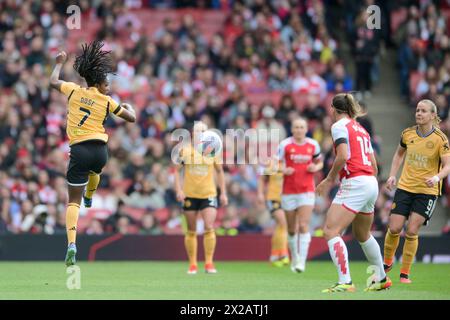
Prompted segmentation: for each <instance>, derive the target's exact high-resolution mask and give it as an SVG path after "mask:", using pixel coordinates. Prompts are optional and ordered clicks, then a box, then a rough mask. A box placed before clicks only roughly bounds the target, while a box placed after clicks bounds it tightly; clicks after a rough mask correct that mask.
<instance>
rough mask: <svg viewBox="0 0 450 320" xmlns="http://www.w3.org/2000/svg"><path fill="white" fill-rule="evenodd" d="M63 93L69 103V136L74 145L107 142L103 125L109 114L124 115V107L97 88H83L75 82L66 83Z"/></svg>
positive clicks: (71, 143)
mask: <svg viewBox="0 0 450 320" xmlns="http://www.w3.org/2000/svg"><path fill="white" fill-rule="evenodd" d="M61 92H62V93H63V94H64V95H66V96H67V97H68V98H67V101H68V103H69V110H68V114H67V129H66V132H67V136H68V137H69V144H70V145H73V144H76V143H79V142H83V141H86V140H102V141H105V142H107V141H108V135H107V134H106V133H105V128H104V127H103V124H104V123H105V121H106V118H107V117H108V115H109V113H110V112H112V113H114V114H115V115H117V116H118V115H120V114H121V113H122V107H121V106H120V105H119V104H118V103H117V102H115V101H114V99H112V98H111V97H110V96H107V95H104V94H101V93H100V92H99V91H98V89H97V88H95V87H89V88H82V87H80V86H79V85H77V84H76V83H73V82H64V83H63V84H62V85H61Z"/></svg>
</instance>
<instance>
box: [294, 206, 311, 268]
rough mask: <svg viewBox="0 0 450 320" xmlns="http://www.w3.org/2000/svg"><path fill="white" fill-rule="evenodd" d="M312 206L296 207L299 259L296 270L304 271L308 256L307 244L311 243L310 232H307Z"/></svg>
mask: <svg viewBox="0 0 450 320" xmlns="http://www.w3.org/2000/svg"><path fill="white" fill-rule="evenodd" d="M313 209H314V206H301V207H300V208H298V209H297V220H298V230H299V236H298V237H299V244H300V248H299V250H298V252H299V261H298V265H297V266H296V269H297V270H300V271H301V272H304V271H305V268H306V259H307V258H308V251H309V244H310V243H311V234H310V233H309V223H310V221H311V215H312V212H313Z"/></svg>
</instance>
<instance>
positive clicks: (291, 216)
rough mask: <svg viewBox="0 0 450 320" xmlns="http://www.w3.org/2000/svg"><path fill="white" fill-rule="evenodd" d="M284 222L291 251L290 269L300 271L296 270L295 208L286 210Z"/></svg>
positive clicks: (297, 257) (296, 223) (296, 233)
mask: <svg viewBox="0 0 450 320" xmlns="http://www.w3.org/2000/svg"><path fill="white" fill-rule="evenodd" d="M285 212H286V222H287V229H288V246H289V251H290V252H291V270H292V272H301V271H300V270H296V266H297V263H298V261H299V260H300V257H299V254H298V218H297V212H296V210H292V211H291V210H286V211H285Z"/></svg>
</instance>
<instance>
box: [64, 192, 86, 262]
mask: <svg viewBox="0 0 450 320" xmlns="http://www.w3.org/2000/svg"><path fill="white" fill-rule="evenodd" d="M83 191H84V186H71V185H69V186H68V193H69V203H68V204H67V210H66V231H67V242H68V247H67V252H66V258H65V263H66V266H71V265H74V264H75V262H76V258H75V256H76V254H77V247H76V244H75V242H76V237H77V223H78V215H79V212H80V203H81V197H82V195H83Z"/></svg>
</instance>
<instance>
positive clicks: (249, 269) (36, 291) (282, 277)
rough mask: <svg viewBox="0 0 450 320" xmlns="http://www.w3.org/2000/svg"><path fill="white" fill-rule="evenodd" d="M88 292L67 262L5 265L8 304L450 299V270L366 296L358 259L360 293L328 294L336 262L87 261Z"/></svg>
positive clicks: (430, 271)
mask: <svg viewBox="0 0 450 320" xmlns="http://www.w3.org/2000/svg"><path fill="white" fill-rule="evenodd" d="M78 266H79V267H80V270H81V277H80V280H81V288H80V289H79V290H69V289H67V287H66V282H67V279H68V277H70V275H69V274H66V267H65V265H64V263H63V262H20V263H18V262H0V299H70V300H71V299H87V300H93V299H151V300H156V299H165V300H181V299H182V300H198V299H205V300H209V299H217V300H224V299H226V300H229V299H231V300H246V299H249V300H250V299H251V300H278V299H280V300H303V299H314V300H318V299H339V300H342V299H343V300H350V299H367V300H375V299H389V300H396V299H398V300H410V299H413V300H424V299H428V300H442V299H446V300H449V299H450V276H449V275H450V265H445V264H443V265H436V264H434V265H433V264H421V263H417V264H414V265H413V269H412V275H411V279H412V280H413V283H412V284H410V285H405V284H401V283H400V282H399V279H398V275H399V268H400V267H399V265H398V264H397V265H396V266H395V267H394V269H393V270H392V271H391V272H390V274H389V275H390V277H391V279H392V280H393V286H392V288H391V289H390V290H387V291H383V292H370V293H366V292H364V288H365V286H366V279H367V277H368V276H369V274H367V273H366V268H367V266H368V265H367V263H362V262H351V263H350V270H351V274H352V278H353V282H354V283H355V285H356V287H357V292H356V293H338V294H324V293H321V290H322V289H325V288H327V287H329V286H330V285H332V284H334V283H335V282H336V281H337V273H336V269H335V267H334V265H333V264H332V262H331V261H330V262H309V263H308V264H307V269H306V272H305V273H302V274H294V273H292V272H291V271H290V269H289V268H288V267H283V268H276V267H273V266H271V265H270V264H269V263H266V262H217V263H216V267H217V269H218V271H219V273H218V274H214V275H211V274H205V273H204V272H203V269H202V268H203V264H200V265H199V273H198V274H197V275H187V274H186V270H187V267H188V264H187V262H160V261H158V262H156V261H155V262H151V261H148V262H94V263H88V262H82V263H79V264H78Z"/></svg>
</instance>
